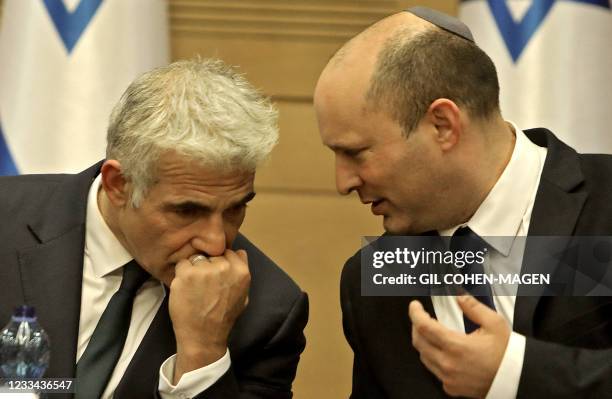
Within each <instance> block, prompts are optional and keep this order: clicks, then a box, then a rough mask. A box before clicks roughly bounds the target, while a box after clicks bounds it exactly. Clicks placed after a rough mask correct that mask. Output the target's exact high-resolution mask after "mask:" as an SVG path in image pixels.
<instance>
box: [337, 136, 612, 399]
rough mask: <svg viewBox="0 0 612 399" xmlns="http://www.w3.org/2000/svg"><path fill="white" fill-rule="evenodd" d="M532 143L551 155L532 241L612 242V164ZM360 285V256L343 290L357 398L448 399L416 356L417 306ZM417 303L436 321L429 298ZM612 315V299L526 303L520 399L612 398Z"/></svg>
mask: <svg viewBox="0 0 612 399" xmlns="http://www.w3.org/2000/svg"><path fill="white" fill-rule="evenodd" d="M527 135H528V137H529V138H530V139H531V140H532V141H533V142H535V143H536V144H538V145H540V146H546V147H548V154H547V157H546V162H545V164H544V169H543V172H542V177H541V180H540V185H539V187H538V191H537V195H536V200H535V204H534V208H533V212H532V216H531V222H530V228H529V235H537V236H547V235H548V236H563V235H612V156H608V155H579V154H577V153H576V152H575V151H574V150H573V149H571V148H570V147H568V146H566V145H565V144H563V143H562V142H561V141H559V140H558V139H557V138H556V137H555V136H554V135H553V134H552V133H551V132H549V131H548V130H545V129H533V130H530V131H527ZM532 266H534V265H532ZM523 272H524V273H534V272H537V270H523ZM360 281H361V280H360V253H359V252H358V253H357V254H356V255H355V256H353V257H352V258H350V259H349V260H348V261H347V262H346V264H345V266H344V270H343V273H342V282H341V304H342V312H343V323H344V332H345V335H346V338H347V340H348V342H349V344H350V345H351V347H352V349H353V351H354V354H355V357H354V365H353V393H352V396H351V397H352V398H355V399H357V398H360V399H377V398H428V399H430V398H445V397H448V396H447V395H446V394H445V393H444V391H443V389H442V385H441V383H440V382H439V381H438V380H437V379H436V377H435V376H434V375H433V374H432V373H430V372H429V371H428V370H427V369H426V368H425V366H424V365H423V364H422V363H421V362H420V360H419V354H418V352H417V351H416V350H415V349H414V347H413V346H412V343H411V323H410V319H409V318H408V304H409V302H410V301H411V300H412V299H415V298H409V297H365V296H361V290H360ZM519 295H520V292H519ZM416 299H419V300H421V301H422V302H423V305H424V307H425V309H426V310H427V311H428V312H429V314H431V315H434V309H433V304H432V302H431V299H430V298H429V297H423V298H416ZM610 315H612V298H610V297H551V296H548V297H522V296H517V298H516V305H515V309H514V326H513V329H514V331H517V332H519V333H521V334H524V335H525V336H527V341H526V348H525V358H524V363H523V370H522V374H521V380H520V384H519V387H518V395H517V396H518V397H519V398H541V397H547V398H551V399H552V398H578V397H581V398H582V397H589V398H590V397H592V398H611V397H612V317H610Z"/></svg>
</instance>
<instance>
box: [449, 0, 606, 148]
mask: <svg viewBox="0 0 612 399" xmlns="http://www.w3.org/2000/svg"><path fill="white" fill-rule="evenodd" d="M459 17H460V18H461V19H462V21H463V22H465V23H466V24H467V25H468V26H469V27H470V29H471V30H472V32H473V34H474V39H475V40H476V43H477V44H478V45H479V46H480V48H482V49H483V50H484V51H485V52H486V53H487V54H488V55H489V56H490V57H491V58H492V59H493V62H494V63H495V65H496V67H497V71H498V74H499V80H500V88H501V94H500V106H501V110H502V114H503V115H504V117H505V118H506V119H507V120H511V121H513V122H515V123H516V124H517V125H518V126H520V127H521V128H523V129H526V128H531V127H546V128H548V129H550V130H552V131H553V132H554V133H555V134H556V135H557V136H558V137H559V138H561V139H562V140H564V141H565V142H566V143H568V144H570V145H571V146H572V147H574V148H576V149H577V150H579V151H581V152H596V153H612V129H611V128H610V127H611V126H612V11H611V9H610V2H609V0H562V1H559V0H534V1H530V0H516V1H514V0H509V1H504V0H468V1H462V2H461V5H460V12H459Z"/></svg>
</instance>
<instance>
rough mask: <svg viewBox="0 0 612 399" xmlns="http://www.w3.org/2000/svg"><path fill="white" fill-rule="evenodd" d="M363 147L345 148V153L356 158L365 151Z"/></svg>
mask: <svg viewBox="0 0 612 399" xmlns="http://www.w3.org/2000/svg"><path fill="white" fill-rule="evenodd" d="M363 150H364V149H363V148H352V149H346V150H344V154H345V155H346V156H348V157H351V158H354V157H356V156H358V155H360V154H361V153H362V152H363Z"/></svg>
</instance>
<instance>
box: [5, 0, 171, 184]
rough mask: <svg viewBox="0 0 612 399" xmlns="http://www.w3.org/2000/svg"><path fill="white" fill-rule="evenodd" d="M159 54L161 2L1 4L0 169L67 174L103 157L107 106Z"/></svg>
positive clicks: (163, 55)
mask: <svg viewBox="0 0 612 399" xmlns="http://www.w3.org/2000/svg"><path fill="white" fill-rule="evenodd" d="M168 60H169V40H168V21H167V3H166V1H165V0H129V1H126V0H25V1H24V0H4V7H3V12H2V25H1V27H0V174H13V173H42V172H45V173H46V172H76V171H79V170H82V169H84V168H86V167H87V166H90V165H91V164H93V163H94V162H96V161H98V160H100V159H102V158H104V150H105V146H106V127H107V125H108V117H109V114H110V111H111V109H112V106H113V105H114V103H116V102H117V100H118V99H119V97H120V95H121V93H122V92H123V91H124V90H125V88H126V87H127V86H128V85H129V83H130V82H131V81H132V80H133V79H134V78H135V77H137V76H138V75H140V74H141V73H143V72H145V71H147V70H149V69H152V68H154V67H156V66H160V65H164V64H166V63H167V62H168Z"/></svg>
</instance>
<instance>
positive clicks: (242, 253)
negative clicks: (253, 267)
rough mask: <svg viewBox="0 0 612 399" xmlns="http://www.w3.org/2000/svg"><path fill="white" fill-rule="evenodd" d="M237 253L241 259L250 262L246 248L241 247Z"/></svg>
mask: <svg viewBox="0 0 612 399" xmlns="http://www.w3.org/2000/svg"><path fill="white" fill-rule="evenodd" d="M236 254H238V256H239V257H240V259H242V261H243V262H244V263H247V264H248V263H249V256H248V255H247V251H245V250H244V249H239V250H238V251H236Z"/></svg>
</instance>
